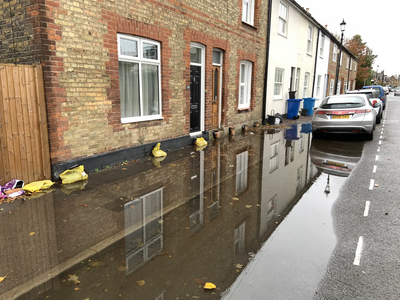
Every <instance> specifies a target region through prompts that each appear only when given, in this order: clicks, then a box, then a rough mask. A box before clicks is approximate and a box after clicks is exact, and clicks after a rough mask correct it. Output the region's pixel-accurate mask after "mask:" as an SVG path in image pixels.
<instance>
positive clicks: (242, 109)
mask: <svg viewBox="0 0 400 300" xmlns="http://www.w3.org/2000/svg"><path fill="white" fill-rule="evenodd" d="M246 110H250V107H242V108H240V107H238V111H246Z"/></svg>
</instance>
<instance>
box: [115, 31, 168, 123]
mask: <svg viewBox="0 0 400 300" xmlns="http://www.w3.org/2000/svg"><path fill="white" fill-rule="evenodd" d="M121 38H123V39H127V40H131V41H135V42H137V47H138V57H133V56H129V55H123V54H121V47H120V40H121ZM144 42H145V43H147V44H152V45H156V46H157V59H147V58H143V51H142V49H143V48H142V46H143V43H144ZM117 43H118V61H124V62H132V63H137V64H139V87H140V90H139V98H140V100H139V101H140V116H136V117H126V118H122V116H121V123H132V122H141V121H149V120H157V119H163V117H162V94H161V85H162V82H161V43H159V42H157V41H154V40H149V39H146V38H141V37H137V36H133V35H127V34H118V35H117ZM143 63H144V64H147V65H155V66H157V67H158V95H159V103H158V105H159V108H158V111H159V114H157V115H147V116H144V115H143V104H142V99H143V97H142V64H143ZM121 109H122V108H121Z"/></svg>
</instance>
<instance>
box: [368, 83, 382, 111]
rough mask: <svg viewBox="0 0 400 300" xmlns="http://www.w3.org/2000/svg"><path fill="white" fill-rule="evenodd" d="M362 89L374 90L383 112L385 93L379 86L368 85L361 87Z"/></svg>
mask: <svg viewBox="0 0 400 300" xmlns="http://www.w3.org/2000/svg"><path fill="white" fill-rule="evenodd" d="M363 89H374V90H376V91H377V92H378V95H379V99H381V101H382V102H383V110H385V108H386V93H385V91H384V90H383V87H382V86H381V85H368V86H363Z"/></svg>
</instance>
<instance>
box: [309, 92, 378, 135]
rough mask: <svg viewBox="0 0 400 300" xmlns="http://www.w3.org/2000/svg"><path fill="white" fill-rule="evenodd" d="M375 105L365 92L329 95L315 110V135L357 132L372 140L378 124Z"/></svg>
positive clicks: (313, 120)
mask: <svg viewBox="0 0 400 300" xmlns="http://www.w3.org/2000/svg"><path fill="white" fill-rule="evenodd" d="M378 105H379V104H378V103H375V104H374V106H378ZM374 106H372V105H371V103H370V102H369V101H368V97H367V96H366V95H364V94H354V95H352V94H344V95H334V96H329V97H327V98H326V99H325V100H323V101H322V103H321V105H320V106H319V107H318V108H316V110H315V111H314V114H313V118H312V121H311V125H312V133H313V136H314V137H317V138H318V137H319V136H321V135H326V134H357V135H364V136H366V138H367V139H368V140H372V139H373V138H374V129H375V126H376V111H375V109H374Z"/></svg>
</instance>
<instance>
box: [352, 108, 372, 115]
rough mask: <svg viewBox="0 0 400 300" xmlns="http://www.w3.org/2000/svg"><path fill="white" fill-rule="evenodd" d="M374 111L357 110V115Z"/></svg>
mask: <svg viewBox="0 0 400 300" xmlns="http://www.w3.org/2000/svg"><path fill="white" fill-rule="evenodd" d="M371 111H372V110H371V109H357V110H356V112H355V113H356V114H366V113H370V112H371Z"/></svg>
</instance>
